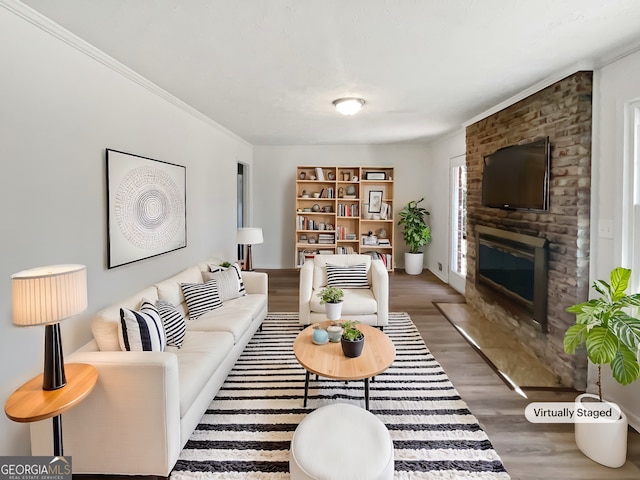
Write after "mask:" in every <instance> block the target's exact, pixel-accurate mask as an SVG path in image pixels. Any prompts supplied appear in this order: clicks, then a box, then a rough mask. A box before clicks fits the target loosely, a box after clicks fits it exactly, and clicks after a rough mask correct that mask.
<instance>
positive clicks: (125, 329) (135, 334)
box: [118, 300, 167, 352]
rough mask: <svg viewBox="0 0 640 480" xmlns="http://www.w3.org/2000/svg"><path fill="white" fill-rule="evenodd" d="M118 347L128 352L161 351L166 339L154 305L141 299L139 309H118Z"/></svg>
mask: <svg viewBox="0 0 640 480" xmlns="http://www.w3.org/2000/svg"><path fill="white" fill-rule="evenodd" d="M118 335H119V339H120V348H121V349H122V350H126V351H129V352H162V351H164V349H165V347H166V343H167V339H166V337H165V334H164V328H163V326H162V320H161V319H160V314H159V313H158V309H157V308H156V306H155V305H154V304H153V303H151V302H149V301H148V300H143V301H142V306H141V307H140V310H131V309H129V308H121V309H120V325H119V327H118Z"/></svg>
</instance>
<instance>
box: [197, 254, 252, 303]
mask: <svg viewBox="0 0 640 480" xmlns="http://www.w3.org/2000/svg"><path fill="white" fill-rule="evenodd" d="M209 270H211V272H213V273H219V272H233V273H235V282H236V290H237V292H238V293H239V295H238V296H243V295H246V294H247V291H246V289H245V288H244V282H243V281H242V270H240V265H239V264H238V262H235V263H234V264H233V265H231V266H230V267H223V266H221V265H215V264H213V263H210V264H209ZM205 274H206V272H203V274H202V276H203V278H204V280H205V281H207V278H206V277H205ZM229 275H230V278H231V274H229ZM232 298H236V297H232ZM223 301H224V298H223Z"/></svg>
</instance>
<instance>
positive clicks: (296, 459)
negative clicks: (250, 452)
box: [289, 403, 394, 480]
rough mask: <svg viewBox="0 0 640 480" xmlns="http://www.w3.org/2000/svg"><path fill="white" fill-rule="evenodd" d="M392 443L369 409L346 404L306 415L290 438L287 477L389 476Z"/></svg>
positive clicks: (344, 479)
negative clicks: (289, 475) (288, 475)
mask: <svg viewBox="0 0 640 480" xmlns="http://www.w3.org/2000/svg"><path fill="white" fill-rule="evenodd" d="M393 467H394V463H393V442H392V441H391V435H390V434H389V431H388V430H387V427H386V426H385V425H384V423H382V421H380V419H379V418H378V417H376V416H375V415H374V414H372V413H371V412H368V411H367V410H364V409H363V408H360V407H356V406H355V405H349V404H346V403H335V404H332V405H327V406H325V407H320V408H318V409H317V410H314V411H313V412H311V413H310V414H309V415H307V416H306V417H305V418H304V419H303V420H302V422H300V425H298V428H296V431H295V432H294V434H293V438H292V439H291V451H290V457H289V472H290V473H291V480H309V479H313V480H386V479H392V478H393Z"/></svg>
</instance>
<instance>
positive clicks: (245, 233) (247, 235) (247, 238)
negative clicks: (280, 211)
mask: <svg viewBox="0 0 640 480" xmlns="http://www.w3.org/2000/svg"><path fill="white" fill-rule="evenodd" d="M263 241H264V238H263V236H262V229H261V228H239V229H238V244H239V245H246V246H247V256H246V258H245V259H244V270H248V271H253V260H252V258H251V245H257V244H259V243H262V242H263Z"/></svg>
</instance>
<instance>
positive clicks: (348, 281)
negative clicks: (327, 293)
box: [326, 263, 369, 288]
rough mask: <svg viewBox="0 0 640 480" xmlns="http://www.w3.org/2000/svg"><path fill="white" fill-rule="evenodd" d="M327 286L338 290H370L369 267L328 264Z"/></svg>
mask: <svg viewBox="0 0 640 480" xmlns="http://www.w3.org/2000/svg"><path fill="white" fill-rule="evenodd" d="M326 267H327V285H328V286H330V287H338V288H369V280H368V278H367V265H366V264H365V263H358V264H357V265H348V266H340V265H333V264H332V263H327V265H326Z"/></svg>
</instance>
